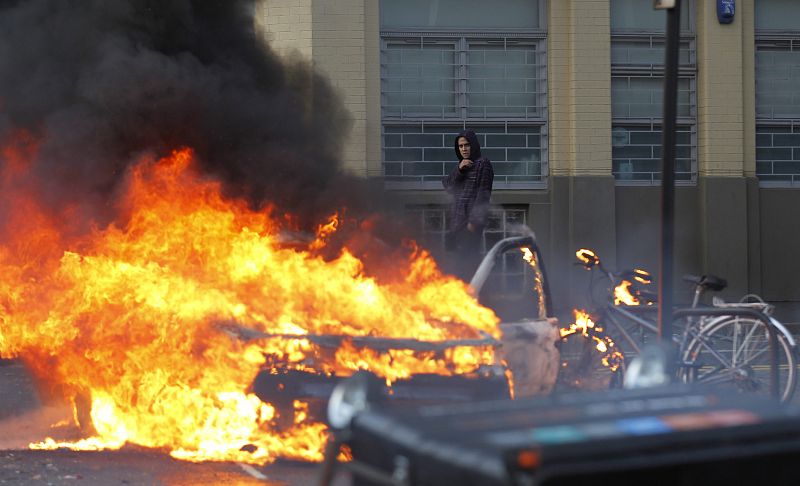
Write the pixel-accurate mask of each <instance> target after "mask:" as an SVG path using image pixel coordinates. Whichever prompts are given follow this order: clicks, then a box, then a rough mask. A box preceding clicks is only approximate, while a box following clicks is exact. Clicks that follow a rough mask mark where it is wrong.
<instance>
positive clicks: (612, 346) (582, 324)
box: [559, 309, 624, 371]
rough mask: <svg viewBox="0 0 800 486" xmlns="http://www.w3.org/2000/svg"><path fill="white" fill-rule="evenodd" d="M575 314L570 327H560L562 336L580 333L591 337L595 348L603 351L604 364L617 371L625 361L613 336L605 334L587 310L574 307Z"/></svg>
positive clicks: (600, 351)
mask: <svg viewBox="0 0 800 486" xmlns="http://www.w3.org/2000/svg"><path fill="white" fill-rule="evenodd" d="M573 314H574V315H575V322H573V323H571V324H570V325H569V326H568V327H563V328H561V329H559V333H560V334H561V337H562V338H564V337H567V336H570V335H572V334H577V333H580V334H582V335H584V336H586V337H587V338H588V339H591V340H592V341H593V342H594V344H595V349H597V351H598V352H599V353H602V357H601V362H602V363H603V365H604V366H607V367H608V368H609V369H610V370H611V371H616V370H617V368H619V367H620V366H621V365H622V363H623V362H624V361H623V360H624V357H623V355H622V353H621V352H620V351H618V350H617V345H616V343H615V342H614V340H613V339H611V336H609V335H607V334H605V333H604V332H603V328H602V327H600V326H598V325H596V324H595V322H594V321H593V320H592V318H591V316H590V315H589V314H588V313H587V312H586V311H583V310H578V309H574V310H573Z"/></svg>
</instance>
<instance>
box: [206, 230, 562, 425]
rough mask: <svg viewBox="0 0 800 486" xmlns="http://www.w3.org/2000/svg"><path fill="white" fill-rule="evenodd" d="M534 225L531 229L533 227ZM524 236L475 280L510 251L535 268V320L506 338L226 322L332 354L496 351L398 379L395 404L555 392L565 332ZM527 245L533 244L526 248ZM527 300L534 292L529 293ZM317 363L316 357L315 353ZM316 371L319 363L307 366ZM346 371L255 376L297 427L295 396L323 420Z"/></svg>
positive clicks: (259, 388)
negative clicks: (272, 330)
mask: <svg viewBox="0 0 800 486" xmlns="http://www.w3.org/2000/svg"><path fill="white" fill-rule="evenodd" d="M526 229H527V228H526ZM526 233H527V234H525V235H523V236H515V237H510V238H505V239H503V240H500V241H499V242H497V243H496V244H495V245H494V246H493V247H492V248H491V249H490V250H489V251H488V252H487V254H486V255H485V257H484V259H483V260H482V262H481V264H480V266H479V267H478V269H477V270H476V272H475V275H474V277H473V278H472V280H471V281H470V286H471V288H472V289H473V291H474V294H475V295H476V296H479V295H480V293H481V290H482V289H483V288H484V285H485V284H486V282H487V280H488V279H489V277H490V274H491V273H492V270H493V269H494V268H495V266H496V263H497V262H498V261H499V260H500V258H502V257H503V255H504V254H506V253H507V252H511V251H514V252H516V255H513V256H512V255H508V256H511V257H512V258H519V259H520V260H522V259H523V253H520V251H521V250H522V251H523V252H525V255H527V256H526V257H525V259H526V260H528V262H529V263H530V267H531V268H532V269H533V274H534V275H533V280H534V282H535V284H534V291H533V292H532V294H533V295H532V296H530V298H531V299H534V300H535V301H536V302H535V307H536V314H537V315H535V316H533V317H531V318H526V319H522V320H519V321H515V322H501V323H500V329H501V332H502V338H501V339H496V338H494V337H493V336H490V335H488V334H484V335H482V336H481V337H478V338H476V339H451V340H446V341H438V342H430V341H422V340H417V339H412V338H388V337H377V336H346V335H333V334H317V335H308V334H306V335H302V336H298V335H283V334H268V333H264V332H261V331H257V330H253V329H250V328H247V327H245V326H242V325H239V324H237V323H223V324H221V326H222V327H223V328H224V329H225V330H226V331H227V332H228V333H230V334H232V335H234V336H236V337H238V338H239V339H244V340H250V339H276V338H277V339H294V340H296V339H298V338H300V337H302V339H306V340H308V341H309V342H311V343H313V344H315V345H317V346H318V347H319V348H320V349H321V350H322V351H323V353H326V354H327V353H329V354H330V355H331V356H332V355H333V354H334V353H335V352H336V350H337V349H338V348H339V347H340V346H342V345H343V344H344V343H347V344H348V345H349V346H352V347H354V348H356V349H361V350H369V351H372V352H377V353H388V352H389V351H392V350H407V351H411V352H413V353H415V354H416V353H422V354H428V355H431V354H432V355H434V356H438V355H442V354H443V353H445V352H446V351H448V350H452V349H454V348H465V347H466V348H487V347H489V348H491V349H493V350H494V352H495V356H496V357H497V359H496V360H495V361H496V362H495V364H493V365H484V366H481V367H479V368H478V369H477V370H476V371H474V372H472V373H466V374H458V373H455V372H452V370H450V371H451V373H449V374H432V373H418V374H413V375H411V376H410V377H409V378H407V379H400V380H397V381H394V382H393V383H392V384H391V387H387V386H385V385H383V384H381V386H380V392H379V393H380V394H381V395H382V396H384V397H387V398H390V399H391V400H393V401H405V400H408V401H411V402H413V403H414V404H422V403H437V402H442V401H448V402H454V401H455V402H471V401H475V400H481V399H498V398H510V397H512V396H518V397H523V396H533V395H538V394H542V393H547V392H549V391H551V390H552V387H553V386H554V384H555V381H556V376H557V373H558V365H559V363H560V356H559V352H558V349H557V343H558V341H559V333H558V326H557V321H556V320H555V319H554V318H553V317H551V315H552V307H551V300H550V295H549V288H548V284H547V278H546V272H545V268H544V265H543V262H542V258H541V253H540V250H539V247H538V245H537V243H536V239H535V237H534V235H533V233H532V232H530V230H527V232H526ZM524 249H527V251H526V250H524ZM526 297H527V296H526ZM311 360H313V358H311ZM307 364H308V365H309V368H312V369H313V368H314V363H311V362H310V363H307ZM343 378H345V377H344V376H336V375H332V374H324V373H314V372H310V371H303V370H297V369H292V368H288V367H287V366H286V364H285V363H271V364H269V363H268V366H265V367H264V369H263V370H262V371H261V372H260V373H259V374H258V376H257V377H256V378H255V380H254V382H253V385H252V391H253V393H255V395H256V396H258V397H259V398H260V399H261V400H262V401H264V402H268V403H270V404H272V405H273V406H275V408H276V411H277V413H278V417H277V418H276V425H277V426H278V427H287V428H288V427H291V426H292V424H293V423H294V407H293V404H294V402H295V401H296V400H303V401H306V402H307V403H308V404H309V409H308V412H309V414H310V415H311V417H313V418H315V419H318V420H324V416H325V413H324V407H325V405H326V403H327V402H328V398H329V397H330V396H331V393H332V391H333V390H334V388H335V386H336V385H337V384H338V383H339V382H340V381H341V380H342V379H343Z"/></svg>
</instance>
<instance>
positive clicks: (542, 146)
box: [381, 0, 547, 189]
mask: <svg viewBox="0 0 800 486" xmlns="http://www.w3.org/2000/svg"><path fill="white" fill-rule="evenodd" d="M467 3H468V4H470V5H472V6H471V7H469V8H470V9H472V8H473V7H474V9H477V10H470V12H471V13H470V15H469V19H466V18H465V19H462V22H463V23H461V24H458V25H454V24H453V19H452V18H450V14H452V13H453V12H454V11H457V12H460V11H463V10H464V9H465V8H467V7H465V6H464V4H463V2H455V1H454V0H446V1H440V2H429V3H424V2H423V3H419V2H415V3H413V4H408V3H407V2H401V1H399V0H382V1H381V24H382V25H381V29H382V31H381V105H382V132H383V167H384V175H385V179H386V182H387V186H389V187H393V188H399V189H403V188H408V189H420V188H422V189H424V188H431V189H441V182H440V181H441V177H442V176H444V175H445V174H447V172H448V171H449V169H450V168H452V165H453V164H455V153H454V150H453V137H454V136H455V134H456V133H458V132H460V131H461V130H463V129H464V128H472V129H474V130H475V131H476V132H477V133H478V134H479V136H480V142H481V148H482V152H483V154H484V155H486V156H487V157H489V158H490V159H491V161H492V164H493V166H494V170H495V180H494V187H495V188H496V189H498V188H499V189H502V188H506V189H514V188H532V187H541V186H543V185H544V183H545V177H546V174H547V136H546V135H547V130H546V121H547V103H546V99H547V93H546V86H547V79H546V58H547V56H546V51H545V32H544V30H543V29H542V28H540V25H539V24H540V22H541V20H540V19H541V18H543V15H541V10H542V9H543V5H541V4H540V2H538V1H523V0H502V1H501V2H500V3H501V4H503V5H502V7H503V8H502V9H501V8H499V7H500V6H498V5H497V4H496V3H493V4H490V3H488V2H467ZM450 4H452V5H450ZM448 5H450V7H452V9H450V8H449V7H448V8H447V9H446V8H445V7H446V6H448ZM435 6H438V7H436V8H434V7H435ZM481 12H483V14H485V15H482V14H481ZM498 12H500V13H498Z"/></svg>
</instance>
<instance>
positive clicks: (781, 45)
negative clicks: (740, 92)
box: [755, 0, 800, 186]
mask: <svg viewBox="0 0 800 486" xmlns="http://www.w3.org/2000/svg"><path fill="white" fill-rule="evenodd" d="M798 16H800V3H798V2H788V1H776V0H759V1H758V2H756V3H755V23H756V45H755V51H756V56H755V71H756V174H757V175H758V178H759V181H760V183H761V184H762V185H776V186H797V185H800V25H798V23H797V18H798Z"/></svg>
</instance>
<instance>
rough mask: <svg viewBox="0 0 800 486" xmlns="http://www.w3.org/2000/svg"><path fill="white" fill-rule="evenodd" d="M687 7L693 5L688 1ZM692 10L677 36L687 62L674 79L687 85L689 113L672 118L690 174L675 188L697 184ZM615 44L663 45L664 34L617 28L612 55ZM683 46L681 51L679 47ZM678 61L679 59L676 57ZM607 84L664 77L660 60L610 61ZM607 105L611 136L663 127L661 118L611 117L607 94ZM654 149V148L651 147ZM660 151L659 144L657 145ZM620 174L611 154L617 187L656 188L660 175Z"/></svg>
mask: <svg viewBox="0 0 800 486" xmlns="http://www.w3.org/2000/svg"><path fill="white" fill-rule="evenodd" d="M689 5H690V6H691V5H693V3H692V2H690V3H689ZM692 13H693V9H692V8H690V9H689V11H688V14H689V19H688V22H689V25H690V29H689V30H682V31H681V33H680V41H679V42H680V45H681V47H682V52H686V53H687V54H688V59H687V62H686V63H680V64H679V66H678V78H679V81H680V80H687V81H688V85H689V88H688V89H689V114H688V115H684V116H678V117H677V119H676V125H677V127H679V128H683V131H684V132H688V133H689V135H690V144H691V148H690V164H689V165H690V169H689V170H690V174H689V177H688V178H686V179H678V180H676V184H677V185H686V186H690V185H695V184H697V174H698V168H697V73H698V69H697V40H696V34H695V20H694V16H693V15H692ZM615 41H616V42H620V41H634V42H637V41H638V42H642V43H643V44H644V43H646V44H649V45H651V46H652V45H656V44H662V45H666V33H665V32H664V31H654V30H647V29H630V28H620V29H613V28H612V29H611V35H610V46H609V47H610V49H611V52H612V54H613V50H614V45H615ZM683 46H685V48H684V47H683ZM679 58H680V56H679ZM610 64H611V82H612V83H613V80H614V79H615V78H639V77H650V78H659V77H660V78H662V79H663V77H664V69H665V66H664V59H663V58H662V59H660V60H659V62H657V63H655V62H653V63H650V64H646V63H615V62H614V60H613V59H611V62H610ZM609 102H610V103H611V109H612V115H611V130H612V134H613V132H614V129H615V128H617V127H623V128H624V127H625V126H641V127H643V128H645V127H650V129H651V131H652V132H654V133H655V129H656V128H658V129H659V132H660V131H661V130H660V127H661V125H662V124H663V116H649V117H644V116H642V117H620V116H614V114H613V111H614V110H613V108H614V99H613V94H612V93H609ZM653 146H654V147H655V146H656V145H653ZM658 146H659V148H660V145H658ZM613 148H614V147H613V139H612V154H613ZM622 174H623V173H622V172H620V171H614V159H613V155H612V168H611V175H612V176H613V177H614V181H615V184H616V185H618V186H654V185H660V184H661V179H660V173H659V172H649V174H650V178H649V179H627V178H624V177H622Z"/></svg>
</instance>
